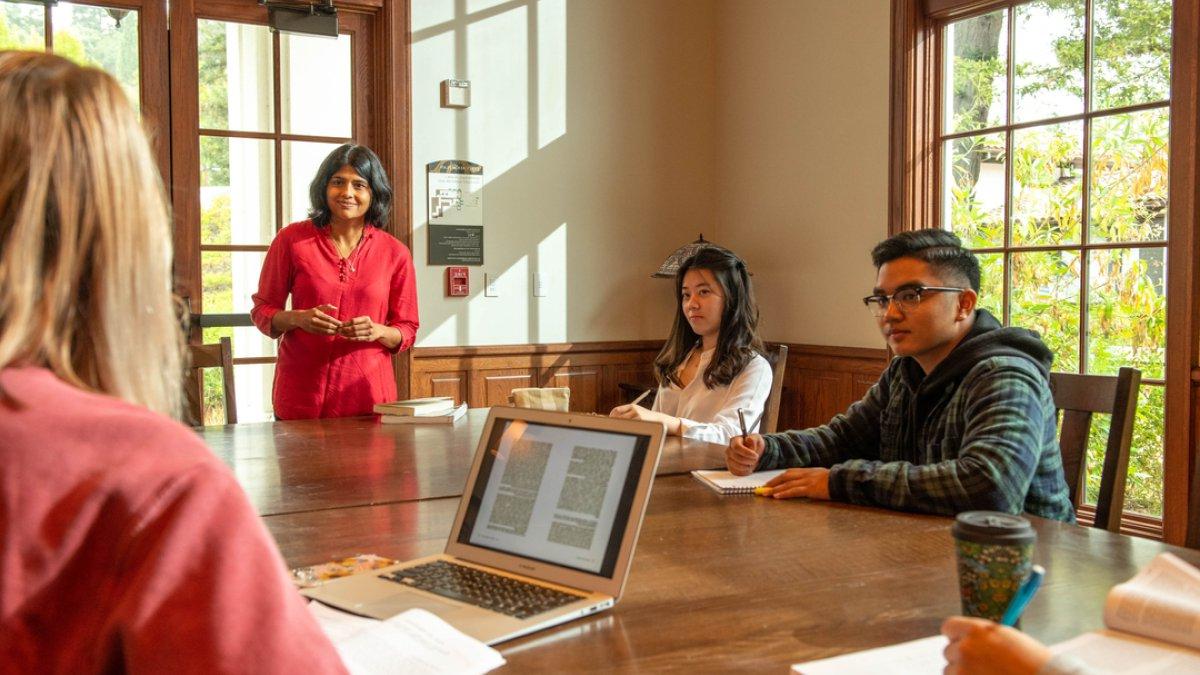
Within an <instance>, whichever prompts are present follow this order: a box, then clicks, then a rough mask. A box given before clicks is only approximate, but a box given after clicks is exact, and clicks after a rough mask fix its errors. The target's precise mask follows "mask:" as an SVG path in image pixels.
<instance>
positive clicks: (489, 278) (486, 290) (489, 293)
mask: <svg viewBox="0 0 1200 675" xmlns="http://www.w3.org/2000/svg"><path fill="white" fill-rule="evenodd" d="M483 294H484V296H486V297H489V298H498V297H500V290H499V289H498V288H496V275H495V274H492V273H491V272H484V273H483Z"/></svg>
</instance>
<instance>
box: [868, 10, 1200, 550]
mask: <svg viewBox="0 0 1200 675" xmlns="http://www.w3.org/2000/svg"><path fill="white" fill-rule="evenodd" d="M894 7H895V11H894V13H893V35H894V51H893V57H894V68H893V91H894V93H895V95H894V97H893V127H892V129H893V132H892V136H893V138H892V147H893V155H892V187H891V213H892V215H893V223H892V228H893V230H894V231H898V230H902V229H914V228H918V227H927V226H930V225H932V224H938V225H940V226H942V227H945V228H947V229H950V230H952V231H954V232H955V233H957V234H958V235H960V236H961V237H962V238H963V240H964V242H965V243H966V244H967V245H968V246H970V247H971V248H972V249H974V250H975V251H976V252H977V253H978V254H979V256H980V258H981V262H982V263H983V267H984V289H983V292H982V294H981V296H982V297H981V305H982V306H983V307H984V308H986V309H988V310H989V311H991V312H993V313H994V314H995V315H996V316H997V317H998V318H1000V319H1002V320H1003V321H1004V322H1005V323H1008V324H1012V325H1020V326H1024V327H1028V328H1031V329H1034V330H1037V331H1038V332H1039V333H1041V334H1042V336H1043V339H1044V340H1045V341H1046V342H1047V344H1048V345H1049V346H1050V347H1051V349H1052V350H1053V351H1054V353H1055V366H1054V369H1055V370H1058V371H1066V372H1080V373H1091V374H1105V375H1110V374H1114V373H1115V372H1116V370H1117V369H1118V368H1119V367H1120V366H1123V365H1130V366H1134V367H1137V368H1140V369H1141V370H1142V373H1143V383H1142V389H1141V393H1140V400H1139V410H1138V419H1137V422H1136V429H1135V432H1134V441H1133V446H1134V447H1133V449H1132V456H1131V463H1130V464H1131V466H1130V473H1129V478H1128V484H1127V488H1126V509H1127V510H1128V511H1134V512H1138V513H1141V514H1147V515H1150V516H1154V517H1162V518H1163V526H1164V530H1163V531H1164V533H1165V534H1166V535H1167V538H1168V539H1169V540H1171V541H1173V542H1180V541H1182V539H1183V534H1184V533H1185V530H1186V528H1187V504H1188V491H1189V490H1188V478H1189V474H1190V461H1191V454H1192V453H1193V450H1192V448H1191V444H1192V436H1193V434H1194V431H1192V423H1193V422H1192V417H1193V416H1194V413H1193V412H1191V410H1192V406H1191V397H1192V396H1193V394H1192V389H1193V388H1192V386H1191V380H1192V378H1193V377H1194V375H1193V372H1194V371H1195V369H1196V366H1197V365H1198V364H1197V344H1196V343H1197V340H1196V334H1195V333H1196V330H1195V324H1196V316H1197V314H1198V313H1200V307H1198V306H1197V301H1196V298H1195V293H1193V292H1192V291H1193V290H1194V289H1192V288H1191V283H1190V282H1189V281H1188V280H1189V279H1190V277H1191V276H1192V275H1194V273H1195V267H1196V265H1197V264H1198V261H1197V260H1196V258H1195V257H1194V256H1193V255H1192V254H1191V253H1190V250H1191V249H1192V248H1193V247H1194V246H1195V241H1196V235H1197V224H1196V218H1195V214H1196V200H1195V198H1194V196H1193V195H1191V194H1190V191H1194V189H1195V177H1196V175H1197V174H1196V167H1197V165H1200V161H1198V159H1197V157H1195V156H1194V155H1195V154H1196V153H1194V152H1192V151H1193V150H1194V149H1195V147H1196V145H1195V143H1196V120H1195V110H1196V105H1197V104H1196V84H1195V82H1194V81H1193V80H1194V79H1195V72H1196V68H1197V56H1196V54H1195V53H1193V52H1194V51H1195V50H1189V49H1186V48H1181V45H1187V44H1193V45H1194V44H1195V41H1196V37H1197V32H1200V17H1198V16H1196V14H1197V12H1196V11H1195V8H1194V6H1190V5H1189V3H1173V2H1171V0H1025V1H1016V0H1009V1H1002V0H925V1H924V2H920V1H917V0H896V1H895V3H894ZM1180 111H1182V114H1180ZM1175 148H1179V149H1180V155H1179V156H1175V154H1176V153H1175V152H1174V149H1175ZM1180 291H1182V292H1180ZM1168 297H1170V299H1171V300H1170V301H1171V306H1170V309H1168ZM1168 324H1170V325H1171V326H1172V328H1171V329H1170V330H1168ZM1195 372H1200V371H1195ZM1168 410H1171V411H1173V412H1172V416H1171V417H1170V418H1168V416H1167V415H1166V411H1168ZM1181 411H1182V412H1183V414H1182V415H1181V414H1180V412H1181ZM1099 422H1100V423H1099V424H1097V425H1095V426H1097V427H1098V428H1096V429H1094V430H1093V438H1092V451H1093V456H1092V459H1091V460H1090V461H1089V464H1090V465H1091V466H1090V467H1089V468H1096V470H1097V471H1098V458H1099V455H1100V453H1102V452H1103V439H1104V437H1105V435H1106V434H1107V420H1106V419H1105V420H1099ZM1172 430H1173V431H1172ZM1096 482H1097V479H1096V477H1092V476H1089V496H1094V493H1095V490H1096V488H1097V486H1096V484H1095V483H1096ZM1134 519H1135V520H1137V521H1138V522H1141V523H1146V522H1151V521H1149V520H1147V519H1146V518H1140V519H1138V518H1136V517H1135V518H1134ZM1198 525H1200V524H1198Z"/></svg>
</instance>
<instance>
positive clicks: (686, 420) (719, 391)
mask: <svg viewBox="0 0 1200 675" xmlns="http://www.w3.org/2000/svg"><path fill="white" fill-rule="evenodd" d="M715 352H716V349H715V348H714V349H710V350H708V351H705V352H701V353H700V365H699V366H698V367H697V368H696V376H695V377H694V378H692V381H691V382H689V383H688V385H687V386H686V387H684V388H682V389H680V388H679V387H678V386H677V385H675V384H674V383H673V382H668V383H667V386H665V387H659V388H658V395H657V396H656V397H655V399H654V407H653V408H651V410H654V411H657V412H661V413H666V414H668V415H671V416H672V417H678V418H680V435H681V436H684V437H686V438H695V439H698V440H702V441H708V442H709V443H721V444H725V443H728V442H729V439H730V438H732V437H734V436H739V435H741V433H742V427H741V424H740V423H739V421H738V414H737V411H738V408H743V409H745V410H746V413H745V414H746V426H750V425H752V424H754V421H755V420H756V419H758V417H759V415H761V414H762V411H763V407H764V406H765V405H766V403H767V397H768V396H770V394H771V366H770V365H769V364H768V363H767V360H766V359H764V358H763V357H762V356H761V355H757V354H756V355H755V356H754V358H753V359H751V360H750V362H749V363H747V364H746V367H745V368H742V372H740V373H738V374H737V377H734V378H733V381H732V382H730V383H729V385H728V386H725V387H717V388H716V389H709V388H708V387H707V386H705V384H704V371H705V370H707V368H708V363H709V361H710V360H711V359H712V356H713V354H714V353H715ZM684 363H685V364H686V363H687V360H686V359H685V360H684ZM681 367H682V366H681ZM759 424H760V425H761V422H760V423H759ZM757 431H758V429H757V427H755V428H754V429H750V432H751V433H756V432H757Z"/></svg>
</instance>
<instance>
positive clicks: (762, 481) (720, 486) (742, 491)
mask: <svg viewBox="0 0 1200 675" xmlns="http://www.w3.org/2000/svg"><path fill="white" fill-rule="evenodd" d="M783 472H784V469H780V470H778V471H759V472H756V473H752V474H749V475H747V476H735V475H733V474H731V473H729V472H728V471H693V472H692V475H693V476H695V477H696V478H697V479H698V480H699V481H700V482H701V483H703V484H705V485H707V486H708V487H710V488H712V489H713V490H716V491H717V492H719V493H721V494H723V495H750V494H754V488H760V487H762V486H764V485H766V484H767V481H769V480H771V479H772V478H774V477H775V476H778V475H779V474H781V473H783Z"/></svg>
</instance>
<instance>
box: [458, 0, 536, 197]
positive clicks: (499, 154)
mask: <svg viewBox="0 0 1200 675" xmlns="http://www.w3.org/2000/svg"><path fill="white" fill-rule="evenodd" d="M527 34H528V23H527V11H526V8H525V7H523V6H522V7H517V8H515V9H512V10H510V11H507V12H503V13H501V14H497V15H496V16H493V17H489V18H487V19H483V20H482V21H479V22H477V23H472V24H470V25H469V26H468V27H467V64H468V66H467V70H468V72H469V77H468V79H470V80H471V89H472V93H471V101H472V103H471V108H470V120H469V123H468V133H469V137H470V138H471V139H472V141H473V142H472V143H471V146H472V148H473V149H475V152H474V153H473V156H472V157H470V158H469V159H470V160H471V161H473V162H477V163H479V164H482V165H483V177H484V181H485V182H489V181H492V180H495V179H496V177H497V176H500V175H502V174H503V173H504V172H506V171H508V170H509V169H511V168H512V167H514V166H516V165H517V164H519V163H520V162H521V161H523V160H524V159H525V158H526V157H528V155H529V126H530V125H529V111H530V106H529V70H528V64H529V58H530V54H529V44H528V39H527ZM484 199H485V201H486V199H487V197H486V193H485V196H484Z"/></svg>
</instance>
